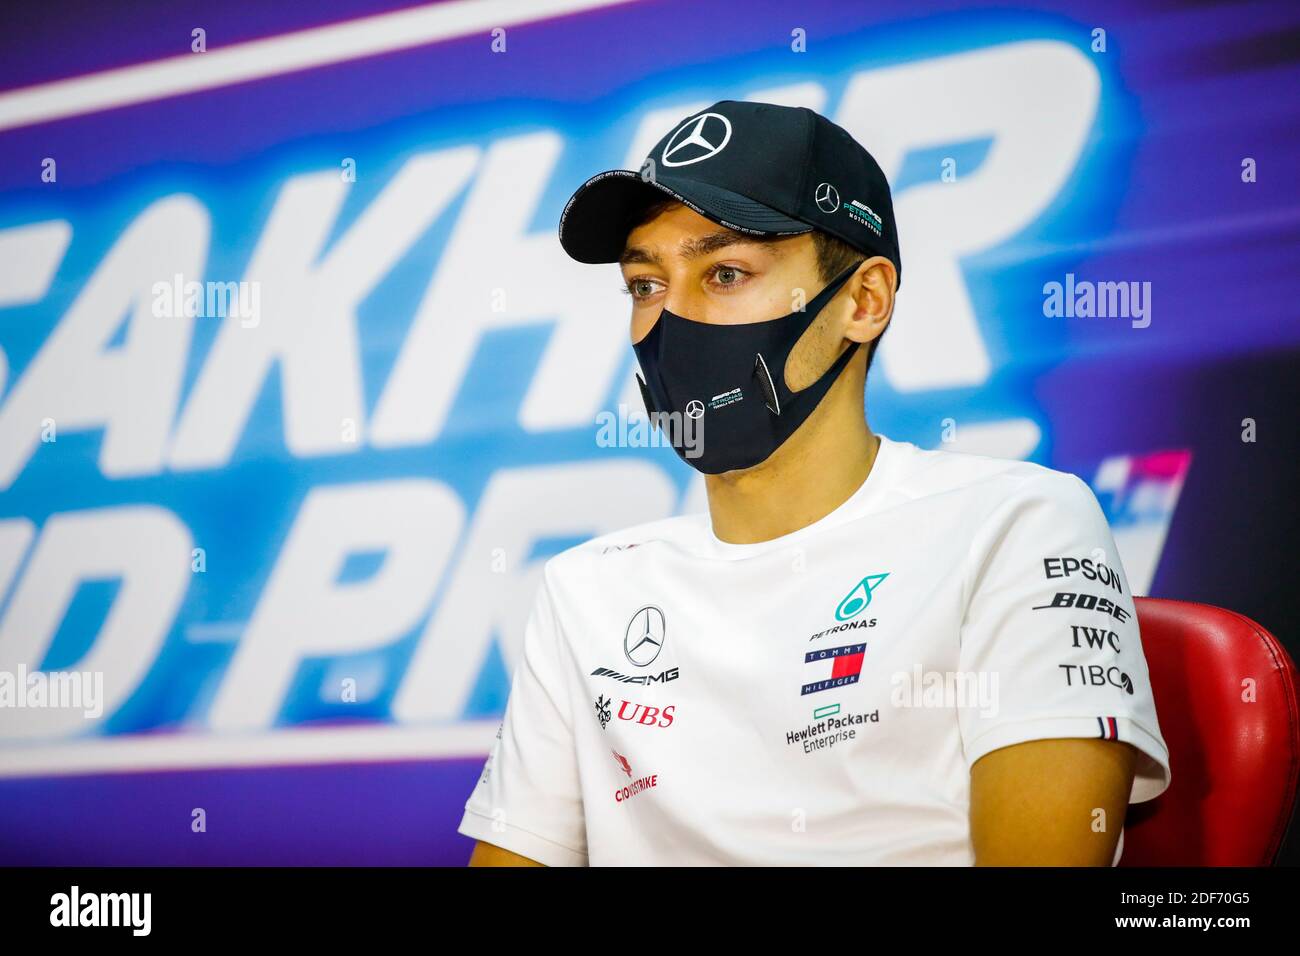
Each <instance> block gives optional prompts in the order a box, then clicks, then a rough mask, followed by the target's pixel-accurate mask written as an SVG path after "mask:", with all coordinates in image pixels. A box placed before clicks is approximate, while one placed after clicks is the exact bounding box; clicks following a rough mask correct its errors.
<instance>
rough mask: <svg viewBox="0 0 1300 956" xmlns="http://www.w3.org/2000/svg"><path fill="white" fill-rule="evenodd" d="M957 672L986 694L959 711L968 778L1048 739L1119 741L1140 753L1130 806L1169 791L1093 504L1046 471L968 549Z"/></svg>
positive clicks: (1076, 482) (1162, 748)
mask: <svg viewBox="0 0 1300 956" xmlns="http://www.w3.org/2000/svg"><path fill="white" fill-rule="evenodd" d="M966 574H967V576H966V581H965V598H964V599H965V602H966V603H965V616H964V618H963V621H962V628H961V652H960V661H961V665H960V667H961V671H962V673H963V674H976V675H981V677H982V678H983V679H984V680H986V681H987V686H989V687H991V688H992V689H994V693H992V694H991V695H989V697H990V699H991V702H992V703H991V704H990V703H988V702H982V703H981V704H980V705H976V706H969V707H962V708H961V709H960V711H959V713H960V717H959V720H960V723H961V737H962V744H963V747H964V749H965V754H966V761H967V764H968V766H969V765H972V764H974V763H975V761H976V760H978V759H979V758H980V757H982V756H984V755H985V754H986V753H989V752H990V751H992V750H997V749H998V748H1000V747H1007V746H1010V745H1011V744H1017V743H1023V742H1024V741H1028V740H1042V739H1048V738H1055V737H1096V738H1100V739H1103V740H1122V741H1126V742H1128V743H1130V744H1132V745H1133V746H1134V747H1136V748H1137V749H1138V750H1139V751H1140V752H1141V756H1140V758H1139V760H1138V764H1137V768H1136V774H1135V776H1134V780H1133V790H1132V793H1131V794H1130V797H1129V802H1130V803H1142V802H1143V801H1146V800H1151V799H1153V798H1154V797H1157V796H1159V795H1160V794H1161V793H1163V792H1164V790H1165V789H1166V788H1167V787H1168V786H1169V780H1170V774H1169V752H1168V748H1167V747H1166V745H1165V741H1164V738H1163V737H1162V736H1161V733H1160V724H1159V721H1158V720H1157V718H1156V709H1155V700H1154V698H1153V696H1152V693H1151V681H1150V677H1149V675H1148V672H1147V662H1146V657H1145V655H1144V654H1143V652H1142V641H1141V635H1140V633H1139V630H1138V621H1137V614H1136V610H1135V607H1134V604H1133V596H1132V592H1131V591H1130V590H1129V584H1128V579H1127V576H1126V575H1125V573H1124V568H1123V565H1122V564H1121V562H1120V558H1119V554H1118V552H1117V551H1116V549H1115V541H1114V538H1113V537H1112V535H1111V532H1110V527H1109V525H1107V523H1106V518H1105V515H1103V514H1102V511H1101V507H1100V505H1099V504H1098V503H1097V498H1096V496H1095V495H1094V494H1093V493H1092V489H1091V488H1089V487H1088V486H1087V485H1086V484H1084V482H1083V481H1081V480H1080V479H1079V478H1077V477H1076V476H1074V475H1071V474H1067V473H1065V472H1059V471H1051V470H1044V471H1043V473H1042V474H1040V475H1037V476H1034V477H1031V478H1029V479H1026V480H1025V481H1024V482H1023V483H1022V484H1021V485H1020V486H1019V487H1018V488H1017V489H1016V490H1015V491H1014V492H1013V493H1012V494H1011V495H1010V496H1009V497H1008V499H1007V500H1005V501H1003V502H1001V503H1000V504H999V505H998V506H997V507H996V508H995V510H994V512H993V513H992V514H991V515H990V517H989V519H988V520H987V521H986V522H985V524H984V526H983V527H982V528H981V530H980V532H979V533H978V534H977V535H976V538H975V540H974V541H973V542H972V544H971V553H970V555H969V556H968V562H967V572H966Z"/></svg>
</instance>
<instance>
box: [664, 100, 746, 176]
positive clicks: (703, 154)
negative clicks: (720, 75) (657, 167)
mask: <svg viewBox="0 0 1300 956" xmlns="http://www.w3.org/2000/svg"><path fill="white" fill-rule="evenodd" d="M730 141H731V120H729V119H727V118H726V117H725V116H723V115H722V114H721V113H702V114H701V115H699V116H696V117H694V118H693V119H688V120H687V121H686V122H685V123H683V124H682V126H681V128H680V129H679V130H677V132H675V133H673V136H672V139H670V140H668V145H667V146H665V147H664V151H663V153H662V154H661V155H660V157H659V160H660V162H662V163H663V164H664V165H665V166H689V165H691V163H698V162H702V161H704V160H706V159H710V158H712V157H714V156H717V155H718V153H720V152H722V148H723V147H724V146H726V145H727V143H728V142H730Z"/></svg>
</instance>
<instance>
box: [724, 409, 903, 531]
mask: <svg viewBox="0 0 1300 956" xmlns="http://www.w3.org/2000/svg"><path fill="white" fill-rule="evenodd" d="M841 384H844V383H836V387H837V388H838V386H839V385H841ZM834 390H835V389H832V392H833V391H834ZM831 398H832V396H831V394H827V396H826V398H825V399H824V400H823V403H822V406H821V407H819V408H818V409H817V411H816V412H815V413H814V414H813V415H812V416H810V417H809V419H808V421H806V422H804V425H803V427H802V428H800V429H799V431H797V432H796V433H795V434H794V435H793V436H791V438H790V440H789V441H787V442H786V443H785V444H784V445H782V446H781V447H780V448H779V449H777V451H776V452H775V453H774V454H773V455H772V457H771V458H769V459H768V460H767V461H765V462H763V463H762V464H759V465H755V466H754V467H753V468H749V469H746V470H745V471H741V472H728V473H727V474H725V475H707V476H705V489H706V490H707V492H708V497H709V515H710V517H711V519H712V522H713V533H714V534H715V535H716V536H717V537H718V539H719V540H721V541H725V542H728V543H730V544H753V543H755V542H758V541H770V540H771V539H772V538H777V537H780V536H782V535H786V534H790V533H791V532H793V531H798V530H799V529H800V528H805V527H807V526H808V525H810V524H812V523H813V522H814V521H818V520H820V519H821V518H824V517H826V515H828V514H830V513H831V512H832V511H834V510H835V509H836V508H838V507H839V506H840V505H842V504H844V502H845V501H847V500H848V499H849V498H850V497H851V496H852V495H853V493H854V492H855V491H857V490H858V489H859V488H860V487H862V483H863V482H864V481H866V480H867V475H869V474H870V473H871V469H872V468H873V467H874V466H875V463H876V454H877V452H878V451H879V450H880V439H879V438H878V437H876V435H875V434H873V433H872V431H871V428H870V427H869V426H868V425H867V422H866V419H865V418H864V417H863V414H862V406H861V404H859V403H856V402H832V401H831Z"/></svg>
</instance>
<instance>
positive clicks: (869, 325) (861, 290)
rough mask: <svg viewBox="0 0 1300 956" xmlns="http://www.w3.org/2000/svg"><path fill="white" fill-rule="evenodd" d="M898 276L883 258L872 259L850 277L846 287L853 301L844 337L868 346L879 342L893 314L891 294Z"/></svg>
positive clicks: (892, 265)
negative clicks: (877, 339)
mask: <svg viewBox="0 0 1300 956" xmlns="http://www.w3.org/2000/svg"><path fill="white" fill-rule="evenodd" d="M897 285H898V272H897V270H896V269H895V268H894V264H893V263H892V262H890V261H889V260H888V259H886V258H885V257H884V256H872V257H871V258H870V259H867V260H866V261H865V262H863V263H862V264H861V265H859V266H858V270H857V271H856V272H855V273H853V277H852V278H851V279H849V281H848V283H847V287H848V290H849V297H850V298H851V299H852V300H853V314H852V315H851V316H850V317H849V324H848V327H847V328H846V329H845V330H844V337H845V338H846V339H849V340H850V341H852V342H870V341H872V340H873V339H876V338H878V337H879V336H880V335H881V333H883V332H884V331H885V326H887V325H888V324H889V319H890V317H891V316H892V315H893V314H894V290H895V288H897Z"/></svg>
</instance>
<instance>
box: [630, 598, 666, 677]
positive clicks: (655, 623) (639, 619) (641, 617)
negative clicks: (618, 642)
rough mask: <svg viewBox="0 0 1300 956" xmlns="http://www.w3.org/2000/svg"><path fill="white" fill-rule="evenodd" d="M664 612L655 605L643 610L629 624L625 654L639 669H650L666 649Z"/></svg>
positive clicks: (633, 616)
mask: <svg viewBox="0 0 1300 956" xmlns="http://www.w3.org/2000/svg"><path fill="white" fill-rule="evenodd" d="M665 636H666V628H665V627H664V612H663V611H661V610H659V608H657V607H654V606H653V605H648V606H646V607H643V608H641V610H639V611H637V612H636V613H635V614H633V615H632V620H630V621H628V623H627V633H626V634H625V635H624V636H623V653H624V654H625V655H627V659H628V660H629V661H631V662H632V663H633V664H635V665H636V666H637V667H649V666H650V665H651V664H653V663H654V662H655V658H656V657H658V656H659V652H660V651H662V650H663V649H664V639H665Z"/></svg>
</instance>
